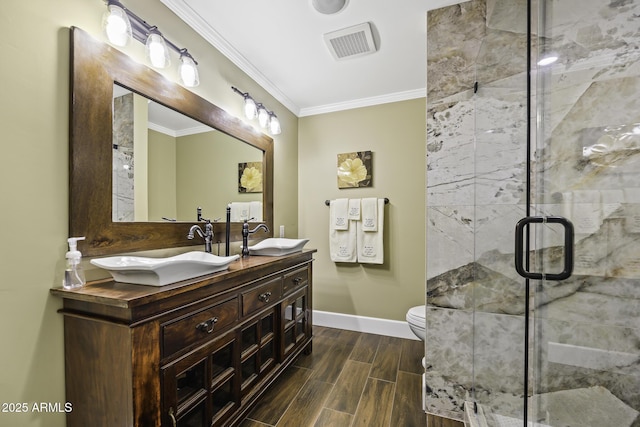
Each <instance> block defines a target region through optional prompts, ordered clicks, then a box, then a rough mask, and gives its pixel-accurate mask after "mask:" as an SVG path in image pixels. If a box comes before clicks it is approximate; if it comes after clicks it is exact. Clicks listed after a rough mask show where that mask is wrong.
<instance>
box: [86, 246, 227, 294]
mask: <svg viewBox="0 0 640 427" xmlns="http://www.w3.org/2000/svg"><path fill="white" fill-rule="evenodd" d="M238 258H240V255H233V256H227V257H222V256H217V255H213V254H210V253H207V252H200V251H193V252H187V253H184V254H181V255H176V256H172V257H168V258H146V257H137V256H113V257H107V258H96V259H92V260H91V264H93V265H95V266H97V267H100V268H104V269H105V270H107V271H108V272H109V273H110V274H111V276H113V279H114V280H115V281H117V282H124V283H133V284H136V285H150V286H164V285H168V284H170V283H175V282H179V281H181V280H187V279H191V278H193V277H198V276H204V275H205V274H211V273H215V272H217V271H222V270H226V269H228V268H229V264H231V263H232V262H233V261H235V260H237V259H238Z"/></svg>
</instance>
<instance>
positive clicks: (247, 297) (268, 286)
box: [241, 277, 282, 316]
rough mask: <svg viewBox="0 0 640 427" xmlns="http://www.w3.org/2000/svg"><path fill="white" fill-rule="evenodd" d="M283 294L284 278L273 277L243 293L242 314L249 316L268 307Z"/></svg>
mask: <svg viewBox="0 0 640 427" xmlns="http://www.w3.org/2000/svg"><path fill="white" fill-rule="evenodd" d="M281 296H282V278H281V277H277V278H275V279H272V280H270V281H268V282H266V283H264V284H262V285H260V286H258V287H256V288H254V289H253V290H251V291H248V292H245V293H243V294H242V296H241V298H242V315H243V316H247V315H248V314H251V313H253V312H254V311H256V310H259V309H261V308H262V307H266V306H267V305H269V304H270V303H273V302H274V301H277V300H278V299H280V297H281Z"/></svg>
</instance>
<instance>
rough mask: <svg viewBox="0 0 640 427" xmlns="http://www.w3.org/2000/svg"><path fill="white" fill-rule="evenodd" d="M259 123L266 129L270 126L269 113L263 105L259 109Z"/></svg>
mask: <svg viewBox="0 0 640 427" xmlns="http://www.w3.org/2000/svg"><path fill="white" fill-rule="evenodd" d="M258 123H260V126H262V127H263V128H266V127H267V125H268V124H269V112H268V111H267V109H266V108H264V107H263V106H262V105H261V106H259V107H258Z"/></svg>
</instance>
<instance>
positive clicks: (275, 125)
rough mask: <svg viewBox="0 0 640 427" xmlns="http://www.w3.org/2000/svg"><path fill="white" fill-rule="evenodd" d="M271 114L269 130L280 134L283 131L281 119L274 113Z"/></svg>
mask: <svg viewBox="0 0 640 427" xmlns="http://www.w3.org/2000/svg"><path fill="white" fill-rule="evenodd" d="M270 116H271V119H270V120H269V130H270V132H271V135H280V132H282V129H281V128H280V120H278V117H277V116H276V115H275V114H273V113H271V114H270Z"/></svg>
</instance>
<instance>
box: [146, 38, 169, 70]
mask: <svg viewBox="0 0 640 427" xmlns="http://www.w3.org/2000/svg"><path fill="white" fill-rule="evenodd" d="M146 51H147V59H148V60H149V62H150V63H151V65H152V66H154V67H155V68H167V67H168V66H169V65H171V58H169V48H167V44H166V43H165V41H164V37H162V36H161V35H160V34H158V33H153V32H152V33H151V34H149V37H147V43H146Z"/></svg>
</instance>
